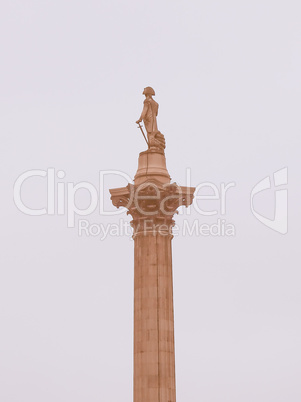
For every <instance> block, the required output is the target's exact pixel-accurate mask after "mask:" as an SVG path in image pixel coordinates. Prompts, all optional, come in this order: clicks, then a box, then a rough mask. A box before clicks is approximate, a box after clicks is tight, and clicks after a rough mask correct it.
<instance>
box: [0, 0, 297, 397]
mask: <svg viewBox="0 0 301 402" xmlns="http://www.w3.org/2000/svg"><path fill="white" fill-rule="evenodd" d="M300 12H301V6H300V2H298V1H267V0H261V1H257V0H255V1H252V2H251V1H249V2H246V1H243V2H242V1H227V2H225V1H206V2H205V1H187V2H179V1H156V0H155V1H152V2H149V1H136V0H135V1H130V2H123V1H110V2H104V1H91V0H90V1H89V0H88V1H67V0H60V1H57V0H52V1H49V0H48V1H47V0H43V1H29V0H25V1H20V0H14V1H4V0H2V1H1V3H0V46H1V47H0V49H1V67H0V71H1V74H0V88H1V90H0V131H1V184H2V187H1V188H2V192H1V201H0V202H1V216H2V218H1V228H2V230H1V271H0V275H1V279H0V327H1V328H0V400H1V401H3V402H53V401H56V402H66V401H72V402H82V401H89V402H96V401H102V402H114V401H121V400H122V401H123V402H130V401H131V400H132V353H133V348H132V336H133V241H131V240H130V238H129V237H126V236H119V237H113V236H109V237H108V238H106V239H105V240H103V241H100V240H99V238H97V237H85V236H83V237H79V236H78V234H77V227H75V228H74V229H72V228H67V219H66V216H57V215H55V216H40V217H32V216H26V215H24V214H22V213H21V212H20V211H18V209H17V208H16V206H15V205H14V202H13V185H14V182H15V180H16V179H17V177H18V176H19V175H20V174H21V173H23V172H25V171H26V170H29V169H45V170H46V169H47V168H50V167H53V168H55V169H56V171H58V170H64V171H65V172H66V177H65V178H64V179H63V180H60V181H61V182H64V183H67V182H74V183H77V182H80V181H88V182H90V183H93V184H94V185H95V186H96V187H98V177H99V171H100V170H111V169H114V170H121V171H123V172H125V173H127V174H128V175H130V176H131V177H133V176H134V174H135V172H136V169H137V158H138V154H139V152H141V151H143V150H144V149H145V144H144V140H143V138H142V136H141V134H140V133H139V131H138V130H137V128H136V124H135V121H136V120H137V118H138V117H139V116H140V113H141V109H142V102H143V96H142V91H143V88H144V87H145V86H148V85H150V86H153V87H154V88H155V90H156V98H155V99H156V100H157V102H159V105H160V108H159V116H158V126H159V129H160V131H161V132H162V133H163V134H164V135H165V137H166V142H167V150H166V157H167V166H168V170H169V173H170V174H171V176H172V179H173V180H174V181H176V182H177V183H179V184H181V185H185V181H186V179H185V177H186V169H187V168H190V169H191V173H192V182H191V185H193V186H196V185H198V184H199V183H201V182H205V181H211V182H213V183H215V184H216V185H218V186H219V185H220V183H222V182H224V183H229V182H232V181H233V182H235V183H236V186H235V188H233V189H231V190H229V193H228V196H227V214H226V216H225V217H224V219H226V221H227V222H230V223H232V224H234V225H235V228H236V236H235V237H214V236H210V237H204V236H195V235H194V236H177V237H175V238H174V240H173V267H174V298H175V300H174V303H175V338H176V373H177V400H178V401H189V402H201V401H202V402H242V401H243V402H253V401H256V402H269V401H271V402H284V401H288V402H300V400H301V389H300V375H301V367H300V358H301V341H300V339H301V323H300V307H301V296H300V280H301V274H300V222H301V219H300V218H301V216H300V215H301V213H300V201H301V190H300V145H301V144H300V129H301V127H300V126H301V124H300V106H301V102H300V95H301V75H300V71H301V52H300V41H301V26H300ZM286 166H287V167H288V172H289V174H288V177H289V184H288V190H289V231H288V234H286V235H281V234H279V233H277V232H274V231H272V230H271V229H269V228H267V227H265V226H264V225H263V224H261V223H260V222H259V221H258V220H257V219H256V218H255V217H254V216H253V215H252V213H251V210H250V206H249V203H250V192H251V190H252V188H253V186H254V185H255V184H256V183H258V182H259V181H260V180H262V179H263V178H264V177H266V176H269V175H272V174H273V172H275V171H277V170H279V169H281V168H283V167H286ZM125 184H126V183H125V181H124V180H123V179H121V178H120V177H113V176H111V177H109V176H108V177H107V180H106V182H105V187H104V198H105V204H106V206H107V207H109V205H110V200H109V193H108V189H109V188H113V187H119V186H120V187H121V186H124V185H125ZM22 195H23V199H24V202H25V203H26V204H27V205H30V206H31V207H33V208H34V207H35V208H41V207H44V206H45V203H46V180H45V179H42V178H37V179H32V180H30V181H28V182H27V183H26V184H24V187H23V193H22ZM77 200H78V205H79V206H82V207H84V206H85V205H87V203H88V201H89V199H88V197H87V195H86V194H85V193H84V192H82V193H79V194H78V199H77ZM204 205H205V204H204ZM212 205H216V204H212ZM255 206H256V209H257V210H258V211H259V212H260V213H262V214H263V215H265V216H268V217H270V218H272V217H273V214H274V189H272V190H270V191H266V192H265V193H262V194H261V195H258V198H257V200H256V203H255ZM207 207H208V208H209V209H210V207H209V204H207ZM110 208H111V207H110ZM112 210H113V208H112ZM218 217H219V215H217V216H214V217H210V218H209V217H204V216H200V215H199V214H198V213H196V211H194V210H192V209H191V214H190V215H189V216H187V217H186V218H187V219H189V221H190V222H193V221H194V220H195V219H198V220H199V223H200V224H201V223H213V222H215V221H216V219H217V218H218ZM120 218H122V219H124V220H126V221H130V217H129V216H126V214H123V215H119V216H113V217H110V216H101V215H99V214H98V213H97V212H95V213H94V214H92V215H90V216H89V217H87V219H89V221H90V222H91V223H103V224H108V223H118V222H119V219H120ZM184 219H185V215H180V216H178V217H176V221H177V223H178V224H179V225H181V224H182V223H183V220H184Z"/></svg>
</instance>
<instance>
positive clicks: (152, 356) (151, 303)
mask: <svg viewBox="0 0 301 402" xmlns="http://www.w3.org/2000/svg"><path fill="white" fill-rule="evenodd" d="M171 240H172V236H171V235H170V234H169V233H167V232H162V231H160V230H152V231H149V232H147V231H141V232H138V233H136V234H135V235H134V242H135V273H134V292H135V293H134V402H175V401H176V392H175V347H174V312H173V280H172V255H171Z"/></svg>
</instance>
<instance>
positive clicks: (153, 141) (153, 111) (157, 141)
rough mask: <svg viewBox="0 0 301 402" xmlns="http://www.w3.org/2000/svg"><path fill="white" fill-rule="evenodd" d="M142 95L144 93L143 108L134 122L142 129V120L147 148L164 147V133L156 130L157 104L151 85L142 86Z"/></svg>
mask: <svg viewBox="0 0 301 402" xmlns="http://www.w3.org/2000/svg"><path fill="white" fill-rule="evenodd" d="M143 95H145V100H144V104H143V110H142V113H141V116H140V118H139V119H138V120H137V121H136V123H137V124H139V127H140V129H141V131H142V127H141V126H140V122H141V121H142V120H143V123H144V126H145V128H146V131H147V139H148V147H149V148H153V149H154V148H159V149H165V138H164V135H163V134H161V133H160V131H159V130H158V125H157V116H158V109H159V104H158V103H157V102H156V101H155V100H154V99H153V96H155V91H154V90H153V88H151V87H146V88H144V91H143ZM142 133H143V131H142Z"/></svg>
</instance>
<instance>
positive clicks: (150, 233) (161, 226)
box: [110, 87, 195, 402]
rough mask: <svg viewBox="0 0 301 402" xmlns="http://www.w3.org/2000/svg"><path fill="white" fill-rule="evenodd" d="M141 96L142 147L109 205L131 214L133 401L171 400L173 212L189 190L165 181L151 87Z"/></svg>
mask: <svg viewBox="0 0 301 402" xmlns="http://www.w3.org/2000/svg"><path fill="white" fill-rule="evenodd" d="M143 95H145V100H144V104H143V110H142V114H141V117H140V118H139V120H138V121H137V124H138V125H139V129H140V130H141V131H142V134H143V136H144V138H145V141H146V142H147V146H148V149H147V150H146V151H143V152H141V153H140V154H139V159H138V170H137V172H136V175H135V177H134V184H130V183H129V184H128V185H127V186H126V187H122V188H115V189H112V190H110V193H111V200H112V202H113V204H114V206H116V207H117V208H119V207H125V208H126V209H127V210H128V212H127V213H128V214H130V215H131V216H132V218H133V219H132V221H131V225H132V227H133V239H134V250H135V251H134V402H175V401H176V385H175V346H174V312H173V280H172V252H171V241H172V238H173V236H172V227H173V225H174V221H173V215H174V214H175V213H176V212H177V208H178V207H179V206H181V205H185V206H189V205H191V203H192V199H193V193H194V190H195V189H194V188H193V187H182V186H178V185H177V184H176V183H172V182H171V178H170V176H169V174H168V171H167V168H166V159H165V153H164V150H165V138H164V136H163V134H162V133H161V132H160V131H159V130H158V127H157V115H158V107H159V105H158V103H157V102H156V101H155V100H154V99H153V96H154V95H155V92H154V90H153V89H152V88H151V87H147V88H145V89H144V91H143ZM142 121H143V123H144V127H145V129H146V135H145V133H144V130H143V128H142V127H141V125H140V123H141V122H142Z"/></svg>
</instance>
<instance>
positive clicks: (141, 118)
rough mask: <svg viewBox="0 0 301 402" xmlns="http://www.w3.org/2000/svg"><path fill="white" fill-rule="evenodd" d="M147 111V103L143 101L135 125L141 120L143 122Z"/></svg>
mask: <svg viewBox="0 0 301 402" xmlns="http://www.w3.org/2000/svg"><path fill="white" fill-rule="evenodd" d="M147 109H148V102H147V100H145V101H144V105H143V110H142V113H141V116H140V117H139V120H137V121H136V123H137V124H138V123H140V122H141V121H142V120H144V118H145V116H146V113H147Z"/></svg>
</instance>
